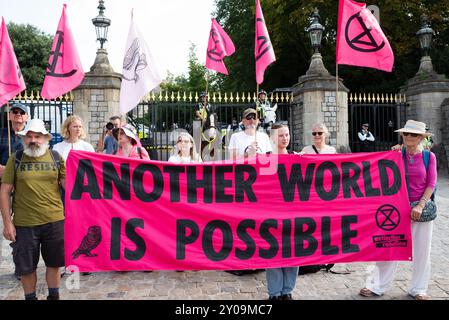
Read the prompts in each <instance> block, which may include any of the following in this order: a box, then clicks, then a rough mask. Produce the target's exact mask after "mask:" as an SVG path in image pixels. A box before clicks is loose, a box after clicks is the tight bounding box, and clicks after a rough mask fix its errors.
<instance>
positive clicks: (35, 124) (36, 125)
mask: <svg viewBox="0 0 449 320" xmlns="http://www.w3.org/2000/svg"><path fill="white" fill-rule="evenodd" d="M28 131H32V132H38V133H42V134H43V135H46V136H47V137H48V139H50V140H51V139H52V135H51V133H50V132H48V131H47V129H46V128H45V123H44V121H43V120H41V119H32V120H30V121H28V122H27V124H26V126H25V129H23V130H22V131H19V132H17V134H18V135H19V136H26V134H27V133H28Z"/></svg>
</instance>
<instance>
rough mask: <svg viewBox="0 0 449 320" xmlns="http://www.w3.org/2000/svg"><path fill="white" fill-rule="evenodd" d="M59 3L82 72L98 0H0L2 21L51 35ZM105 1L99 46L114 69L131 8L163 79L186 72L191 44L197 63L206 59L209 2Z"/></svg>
mask: <svg viewBox="0 0 449 320" xmlns="http://www.w3.org/2000/svg"><path fill="white" fill-rule="evenodd" d="M64 3H66V4H67V10H66V12H67V16H68V19H69V24H70V26H71V28H72V32H73V35H74V37H75V41H76V45H77V48H78V53H79V55H80V58H81V63H82V64H83V69H84V71H85V72H87V71H89V69H90V67H91V66H92V65H93V63H94V61H95V54H96V51H97V48H99V46H100V43H99V42H97V41H96V33H95V27H94V25H93V24H92V18H95V17H96V16H97V15H98V9H97V7H98V0H65V1H63V0H13V1H12V0H0V15H2V16H3V17H4V18H5V21H6V23H8V22H10V21H13V22H15V23H24V24H31V25H34V26H36V27H37V28H39V29H40V30H41V31H43V32H45V33H47V34H50V35H51V36H52V37H53V36H54V34H55V32H56V28H57V26H58V22H59V19H60V17H61V13H62V5H63V4H64ZM104 5H105V7H106V10H105V12H104V15H105V16H106V17H107V18H109V19H111V26H110V27H109V31H108V41H107V42H106V43H105V46H104V47H105V48H106V49H107V51H108V56H109V62H110V63H111V65H112V68H113V69H114V71H115V72H120V73H121V71H122V65H123V64H122V62H123V57H124V51H125V44H126V38H127V35H128V30H129V24H130V20H131V9H133V8H134V22H135V23H136V25H137V26H138V28H139V29H140V30H141V32H142V34H143V35H144V37H145V40H146V42H147V44H148V47H149V48H150V51H151V53H152V54H153V57H154V60H155V61H156V63H157V65H158V66H157V68H158V71H159V73H160V75H161V76H162V77H163V78H165V76H166V75H167V71H170V72H171V73H173V74H175V75H180V74H187V72H188V55H189V48H190V46H191V43H194V44H196V46H197V48H196V54H197V57H198V59H199V61H200V63H202V64H204V63H205V60H206V49H207V41H208V38H209V31H210V26H211V18H212V15H211V14H212V12H213V10H214V0H105V1H104Z"/></svg>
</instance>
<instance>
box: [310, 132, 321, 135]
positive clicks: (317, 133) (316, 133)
mask: <svg viewBox="0 0 449 320" xmlns="http://www.w3.org/2000/svg"><path fill="white" fill-rule="evenodd" d="M312 135H313V136H316V135H319V136H322V135H323V132H312Z"/></svg>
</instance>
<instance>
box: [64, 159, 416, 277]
mask: <svg viewBox="0 0 449 320" xmlns="http://www.w3.org/2000/svg"><path fill="white" fill-rule="evenodd" d="M254 161H255V162H256V160H254ZM404 182H405V178H404V170H403V162H402V159H401V154H400V153H398V152H393V151H390V152H376V153H369V154H367V153H358V154H338V155H332V156H329V155H302V156H301V155H282V156H279V157H278V156H275V155H272V156H271V157H268V156H267V157H264V156H262V157H259V158H258V159H257V162H256V163H232V162H217V163H214V162H211V163H204V164H198V165H195V164H191V165H176V164H172V163H168V162H160V161H150V160H138V159H137V160H135V159H130V158H122V157H115V156H108V155H103V154H95V153H89V152H83V151H72V152H70V154H69V157H68V159H67V178H66V224H65V239H66V241H65V250H66V265H67V266H68V265H76V266H78V267H79V268H80V271H105V270H192V269H193V270H206V269H215V270H219V269H221V270H223V269H238V270H241V269H255V268H273V267H281V266H282V267H287V266H297V265H308V264H322V263H340V262H354V261H388V260H411V258H412V243H411V234H410V232H411V222H410V206H409V202H408V196H407V187H406V185H405V183H404Z"/></svg>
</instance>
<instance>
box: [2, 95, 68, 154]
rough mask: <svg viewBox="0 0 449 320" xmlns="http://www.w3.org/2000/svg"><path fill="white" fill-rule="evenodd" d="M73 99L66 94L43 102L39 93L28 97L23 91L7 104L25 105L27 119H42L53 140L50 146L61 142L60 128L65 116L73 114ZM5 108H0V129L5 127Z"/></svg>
mask: <svg viewBox="0 0 449 320" xmlns="http://www.w3.org/2000/svg"><path fill="white" fill-rule="evenodd" d="M72 100H73V97H72V96H71V94H66V95H64V96H63V97H60V98H56V99H54V100H44V99H42V97H40V95H39V92H37V93H35V92H31V94H30V95H28V94H27V92H26V91H25V92H24V94H23V95H22V94H19V95H18V96H17V97H15V98H14V100H11V101H10V102H9V105H10V106H11V105H12V104H13V103H15V102H18V103H22V104H24V105H27V106H28V107H29V108H30V115H29V119H34V118H39V119H42V120H43V121H44V123H45V126H46V127H47V130H48V131H49V132H51V134H52V136H53V140H52V141H50V145H51V146H53V145H54V144H55V143H58V142H61V141H62V137H61V126H62V123H63V122H64V120H65V119H66V118H67V116H69V115H71V114H73V102H72ZM7 112H8V110H7V106H6V105H5V106H4V107H2V108H0V128H4V127H6V118H7Z"/></svg>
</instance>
